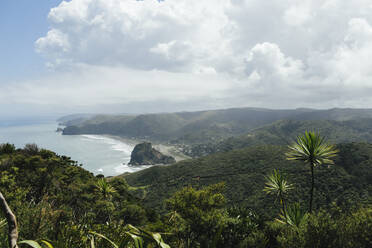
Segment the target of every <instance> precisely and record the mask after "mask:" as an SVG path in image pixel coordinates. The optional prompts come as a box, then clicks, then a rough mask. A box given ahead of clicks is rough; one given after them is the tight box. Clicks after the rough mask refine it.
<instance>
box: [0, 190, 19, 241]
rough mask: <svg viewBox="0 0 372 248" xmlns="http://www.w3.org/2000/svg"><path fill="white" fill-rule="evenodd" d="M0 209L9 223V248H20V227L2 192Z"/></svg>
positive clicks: (0, 194)
mask: <svg viewBox="0 0 372 248" xmlns="http://www.w3.org/2000/svg"><path fill="white" fill-rule="evenodd" d="M0 207H1V210H2V212H3V214H4V215H5V217H6V220H7V222H8V242H9V248H18V245H17V240H18V227H17V219H16V217H15V215H14V214H13V212H12V210H11V209H10V207H9V205H8V203H7V201H6V200H5V198H4V196H3V194H2V193H1V192H0Z"/></svg>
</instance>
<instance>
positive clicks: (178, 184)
mask: <svg viewBox="0 0 372 248" xmlns="http://www.w3.org/2000/svg"><path fill="white" fill-rule="evenodd" d="M337 149H338V150H339V153H338V156H337V157H336V158H335V159H334V162H335V165H334V166H330V167H329V168H328V167H325V166H320V167H319V168H318V169H317V170H314V176H315V178H317V183H316V185H315V188H314V206H313V207H314V209H320V208H328V207H329V206H331V205H332V203H336V204H337V205H338V206H340V207H342V208H343V209H348V208H350V207H351V206H353V205H355V204H368V203H372V184H371V182H372V145H371V144H366V143H348V144H339V145H337ZM288 151H289V150H288V147H287V146H272V145H266V146H255V147H247V148H244V149H240V150H233V151H230V152H227V153H217V154H213V155H209V156H206V157H202V158H198V159H192V160H186V161H181V162H178V163H176V164H174V165H172V166H168V167H162V166H155V167H151V168H149V169H146V170H143V171H139V172H136V173H133V174H130V175H125V176H124V177H125V179H126V180H127V182H128V183H129V184H130V185H132V186H136V187H139V186H146V197H144V198H143V203H144V204H145V205H146V206H148V207H151V208H156V209H159V211H161V212H164V211H165V206H164V204H163V202H164V200H165V199H167V198H169V197H170V196H171V195H172V194H173V193H175V192H177V191H179V190H181V189H182V188H183V187H186V186H193V187H195V188H200V187H203V186H207V185H211V184H214V183H219V182H225V183H226V191H225V192H226V194H225V195H226V202H227V205H229V206H233V205H237V206H244V207H247V208H249V209H252V210H254V211H255V212H257V213H258V214H259V215H260V216H265V218H267V219H272V218H274V217H276V216H277V209H279V208H280V202H274V203H273V199H272V198H271V197H267V195H266V193H265V192H264V191H263V189H264V188H265V183H266V181H265V176H266V175H269V174H270V173H272V171H273V170H274V169H278V170H280V171H281V173H282V174H284V176H285V177H286V178H290V184H293V185H294V187H293V189H292V190H291V192H290V194H289V195H288V201H290V202H300V203H301V204H302V206H304V205H305V203H309V202H310V197H309V192H310V189H311V182H310V180H309V177H310V176H311V174H310V170H309V169H308V168H305V167H304V166H303V162H300V161H288V160H287V158H286V155H285V154H286V152H288ZM138 195H141V196H142V194H140V192H138ZM306 205H307V206H308V204H306Z"/></svg>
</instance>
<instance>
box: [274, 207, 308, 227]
mask: <svg viewBox="0 0 372 248" xmlns="http://www.w3.org/2000/svg"><path fill="white" fill-rule="evenodd" d="M307 217H308V214H307V213H306V212H305V211H304V210H303V209H302V208H301V206H300V204H299V203H295V204H293V205H291V206H289V207H288V208H287V211H286V212H285V213H283V212H282V214H281V215H280V218H279V219H276V220H277V221H278V222H280V223H283V224H288V225H290V226H294V227H300V226H301V225H302V224H303V223H304V222H305V221H306V219H307Z"/></svg>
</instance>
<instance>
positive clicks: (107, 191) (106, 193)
mask: <svg viewBox="0 0 372 248" xmlns="http://www.w3.org/2000/svg"><path fill="white" fill-rule="evenodd" d="M96 187H97V189H98V191H99V192H101V194H102V195H103V197H104V198H109V197H110V196H111V195H112V194H113V193H115V192H116V190H115V188H114V187H112V186H111V185H110V184H109V183H108V182H107V181H106V180H105V179H104V178H102V179H100V180H99V181H98V182H97V183H96Z"/></svg>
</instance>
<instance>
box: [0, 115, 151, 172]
mask: <svg viewBox="0 0 372 248" xmlns="http://www.w3.org/2000/svg"><path fill="white" fill-rule="evenodd" d="M57 127H58V124H57V123H56V122H55V121H43V122H35V121H7V122H5V121H1V122H0V143H11V144H14V145H15V146H16V147H17V148H22V147H24V145H25V144H28V143H35V144H37V145H38V146H39V147H40V148H45V149H48V150H52V151H54V152H56V153H57V154H59V155H66V156H69V157H71V158H72V159H73V160H75V161H78V163H79V164H82V166H83V168H85V169H87V170H89V171H90V172H93V173H94V174H95V175H96V174H104V175H105V176H115V175H119V174H121V173H124V172H134V171H138V170H141V169H144V168H145V167H130V166H128V165H126V164H127V163H128V162H129V160H130V153H131V151H132V150H133V145H132V144H127V143H124V142H122V141H119V140H116V139H113V138H110V137H106V136H102V135H62V134H61V133H58V132H56V129H57Z"/></svg>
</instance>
